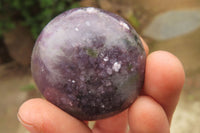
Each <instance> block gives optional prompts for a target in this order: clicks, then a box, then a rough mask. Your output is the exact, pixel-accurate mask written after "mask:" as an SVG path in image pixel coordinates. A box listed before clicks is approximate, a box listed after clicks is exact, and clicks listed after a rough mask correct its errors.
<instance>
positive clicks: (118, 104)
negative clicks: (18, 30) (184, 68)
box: [31, 7, 146, 120]
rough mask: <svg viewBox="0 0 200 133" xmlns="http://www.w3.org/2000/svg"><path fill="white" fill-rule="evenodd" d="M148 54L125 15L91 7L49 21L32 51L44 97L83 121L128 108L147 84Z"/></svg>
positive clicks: (107, 115) (66, 13)
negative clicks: (145, 81)
mask: <svg viewBox="0 0 200 133" xmlns="http://www.w3.org/2000/svg"><path fill="white" fill-rule="evenodd" d="M145 61H146V55H145V51H144V48H143V46H142V43H141V40H140V38H139V36H138V34H137V33H136V31H135V30H134V29H133V27H132V26H131V25H130V24H128V23H127V21H125V20H124V19H123V18H121V17H120V16H118V15H115V14H113V13H110V12H106V11H104V10H101V9H97V8H93V7H88V8H76V9H72V10H69V11H66V12H64V13H62V14H60V15H59V16H57V17H55V18H54V19H53V20H51V21H50V22H49V23H48V24H47V25H46V27H45V28H44V29H43V31H42V32H41V34H40V35H39V37H38V39H37V41H36V43H35V46H34V49H33V53H32V61H31V70H32V75H33V78H34V80H35V82H36V84H37V86H38V88H39V90H40V92H41V93H42V94H43V96H44V97H45V98H46V99H47V100H48V101H50V102H51V103H53V104H55V105H56V106H58V107H59V108H60V109H62V110H64V111H65V112H67V113H69V114H71V115H72V116H74V117H76V118H78V119H80V120H96V119H102V118H106V117H109V116H112V115H115V114H117V113H120V112H122V111H123V110H125V109H127V108H128V107H129V106H130V105H131V104H132V103H133V102H134V100H135V99H136V98H137V96H138V94H139V93H140V91H141V89H142V87H143V83H144V72H145Z"/></svg>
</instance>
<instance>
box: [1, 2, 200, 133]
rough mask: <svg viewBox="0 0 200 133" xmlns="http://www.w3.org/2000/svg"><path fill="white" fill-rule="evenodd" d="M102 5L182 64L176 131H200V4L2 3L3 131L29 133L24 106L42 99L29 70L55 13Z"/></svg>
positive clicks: (155, 46) (173, 123)
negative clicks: (22, 116) (21, 115)
mask: <svg viewBox="0 0 200 133" xmlns="http://www.w3.org/2000/svg"><path fill="white" fill-rule="evenodd" d="M88 6H93V7H98V8H102V9H105V10H107V11H111V12H114V13H117V14H119V15H121V16H123V17H124V18H125V19H127V20H128V21H129V22H130V23H131V24H132V25H133V27H134V28H135V29H136V31H137V32H138V33H139V34H140V35H141V36H142V37H143V38H144V40H145V41H146V42H147V44H148V45H149V48H150V52H153V51H156V50H165V51H169V52H171V53H173V54H174V55H176V56H177V57H178V58H179V59H180V60H181V62H182V63H183V66H184V69H185V72H186V82H185V85H184V87H183V91H182V94H181V97H180V102H179V104H178V106H177V109H176V112H175V114H174V119H173V121H172V125H171V132H172V133H188V132H192V133H199V132H200V126H199V123H200V82H199V81H200V61H199V59H200V0H168V1H161V0H26V1H23V0H1V1H0V97H1V100H0V118H1V121H0V132H2V133H27V131H26V130H25V129H24V128H23V127H22V126H21V125H20V123H19V122H18V121H17V118H16V113H17V110H18V108H19V106H20V105H21V104H22V103H23V102H24V101H26V100H27V99H30V98H34V97H41V95H40V93H39V92H38V90H37V88H36V86H35V84H34V81H33V79H32V77H31V72H30V57H31V52H32V48H33V46H34V42H35V40H36V38H37V36H38V35H39V33H40V32H41V30H42V28H43V27H44V26H45V25H46V24H47V23H48V22H49V21H50V20H51V19H52V18H54V17H55V16H56V15H58V14H59V13H61V12H63V11H66V10H68V9H71V8H76V7H88Z"/></svg>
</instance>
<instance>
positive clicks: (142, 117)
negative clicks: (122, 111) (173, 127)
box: [128, 96, 169, 133]
mask: <svg viewBox="0 0 200 133" xmlns="http://www.w3.org/2000/svg"><path fill="white" fill-rule="evenodd" d="M128 121H129V126H130V131H131V132H133V133H135V132H136V133H147V132H148V133H161V132H162V133H169V123H168V119H167V116H166V114H165V112H164V110H163V109H162V107H161V106H160V105H159V104H158V103H156V102H155V101H154V100H153V99H152V98H150V97H148V96H140V97H139V98H138V99H137V100H136V101H135V102H134V103H133V105H132V106H131V107H130V108H129V112H128Z"/></svg>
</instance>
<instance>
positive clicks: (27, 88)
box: [20, 84, 36, 91]
mask: <svg viewBox="0 0 200 133" xmlns="http://www.w3.org/2000/svg"><path fill="white" fill-rule="evenodd" d="M35 88H36V87H35V85H33V84H28V85H26V86H24V87H22V88H20V90H21V91H32V90H35Z"/></svg>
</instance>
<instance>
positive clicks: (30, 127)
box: [17, 114, 39, 133]
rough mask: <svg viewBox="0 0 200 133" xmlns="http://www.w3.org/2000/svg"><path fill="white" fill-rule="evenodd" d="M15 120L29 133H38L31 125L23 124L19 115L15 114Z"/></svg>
mask: <svg viewBox="0 0 200 133" xmlns="http://www.w3.org/2000/svg"><path fill="white" fill-rule="evenodd" d="M17 119H18V120H19V122H20V123H21V124H22V125H23V126H24V127H25V128H26V129H27V130H29V131H30V132H31V133H39V131H38V130H37V129H36V128H35V127H34V126H33V125H31V124H29V123H27V122H24V120H22V118H21V116H20V115H19V114H17Z"/></svg>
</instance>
